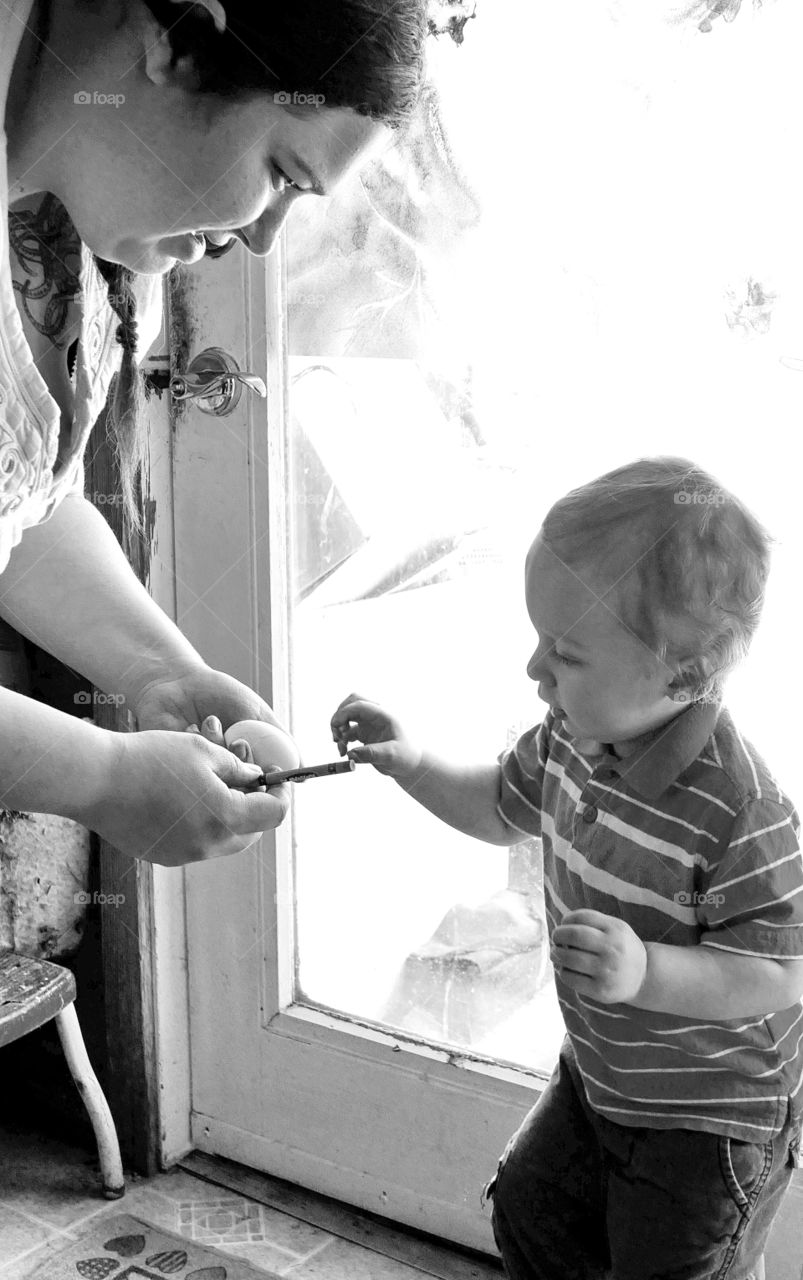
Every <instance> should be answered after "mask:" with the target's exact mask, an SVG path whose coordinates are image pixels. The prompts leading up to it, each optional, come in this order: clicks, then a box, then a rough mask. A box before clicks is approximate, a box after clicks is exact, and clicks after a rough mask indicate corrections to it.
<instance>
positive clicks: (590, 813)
mask: <svg viewBox="0 0 803 1280" xmlns="http://www.w3.org/2000/svg"><path fill="white" fill-rule="evenodd" d="M596 820H597V806H596V805H595V804H592V805H589V807H588V808H587V809H586V811H585V813H584V814H583V822H596Z"/></svg>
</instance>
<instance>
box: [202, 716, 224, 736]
mask: <svg viewBox="0 0 803 1280" xmlns="http://www.w3.org/2000/svg"><path fill="white" fill-rule="evenodd" d="M204 724H205V725H206V727H207V729H211V730H212V732H213V733H217V732H218V730H219V729H220V721H219V720H218V718H217V716H207V717H206V719H205V720H204Z"/></svg>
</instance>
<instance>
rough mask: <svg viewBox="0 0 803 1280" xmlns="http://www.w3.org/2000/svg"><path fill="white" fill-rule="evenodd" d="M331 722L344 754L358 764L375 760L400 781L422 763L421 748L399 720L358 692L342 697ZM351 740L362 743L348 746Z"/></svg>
mask: <svg viewBox="0 0 803 1280" xmlns="http://www.w3.org/2000/svg"><path fill="white" fill-rule="evenodd" d="M330 724H331V728H332V737H333V739H334V741H335V742H336V743H337V749H338V751H339V752H340V754H341V756H345V755H348V756H349V759H351V760H356V761H357V762H358V763H359V764H372V765H373V766H374V768H375V769H378V770H379V772H380V773H385V774H387V775H388V777H391V778H396V779H397V781H398V780H402V779H404V778H409V777H411V776H412V775H413V774H414V773H415V772H416V771H417V770H418V769H419V768H420V767H421V759H422V752H421V750H420V749H419V748H418V747H417V746H416V745H415V744H414V743H413V742H412V741H411V740H410V739H409V738H408V737H407V735H406V734H405V732H404V730H403V729H402V726H401V725H400V724H399V721H398V720H396V719H394V717H393V716H391V715H390V713H389V712H387V711H384V710H383V709H382V707H380V706H379V703H377V702H371V701H370V700H369V699H368V698H362V697H360V695H359V694H358V693H350V694H349V696H348V697H347V698H344V699H343V701H342V702H341V704H340V706H339V707H338V708H337V711H336V712H335V714H334V715H333V716H332V719H331V721H330ZM350 742H361V743H363V746H361V747H352V749H351V750H348V744H349V743H350Z"/></svg>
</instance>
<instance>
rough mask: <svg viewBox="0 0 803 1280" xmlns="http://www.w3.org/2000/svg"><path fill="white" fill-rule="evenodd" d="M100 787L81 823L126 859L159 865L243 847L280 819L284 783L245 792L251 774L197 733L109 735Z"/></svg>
mask: <svg viewBox="0 0 803 1280" xmlns="http://www.w3.org/2000/svg"><path fill="white" fill-rule="evenodd" d="M108 737H109V739H110V740H111V745H110V758H109V761H108V763H107V766H106V768H105V769H104V772H103V784H102V787H101V788H100V789H99V793H98V796H97V797H96V799H95V801H94V803H93V804H92V805H91V807H90V808H89V810H88V812H87V813H86V814H84V815H82V816H81V821H82V822H83V823H84V825H86V826H88V827H90V828H91V829H92V830H93V831H97V832H98V833H99V834H100V835H101V836H103V837H104V839H106V840H108V841H109V842H110V843H111V844H113V845H114V846H115V847H116V848H117V849H120V850H121V851H122V852H124V853H127V854H129V855H130V856H131V857H135V858H142V859H144V860H145V861H146V862H156V863H159V864H160V865H162V866H167V867H177V866H183V865H184V864H185V863H187V862H197V861H200V860H203V859H206V858H219V857H222V856H224V855H226V854H230V853H241V852H242V851H243V850H245V849H248V848H250V846H251V845H252V844H254V843H255V842H256V841H257V840H258V839H259V836H260V834H261V833H262V832H263V831H270V830H272V829H273V828H274V827H278V826H279V824H280V822H282V820H283V819H284V817H285V816H286V814H287V811H288V808H289V805H290V793H289V788H288V787H287V785H286V784H283V785H282V786H278V787H272V788H271V789H270V790H269V791H266V790H265V788H264V787H261V788H259V789H257V790H249V791H247V792H245V791H241V790H237V789H236V788H239V787H242V788H248V787H253V783H254V780H255V779H256V778H257V777H258V776H259V774H260V770H259V768H258V766H257V765H255V764H253V763H251V764H245V763H243V762H242V761H240V760H238V759H237V758H236V756H235V755H234V754H233V753H232V752H231V751H229V750H228V749H227V748H226V747H222V746H218V745H216V744H215V743H213V742H210V741H207V740H206V739H205V738H204V737H203V735H201V734H199V733H171V732H164V731H160V730H143V731H142V732H140V733H119V734H118V733H110V734H109V735H108Z"/></svg>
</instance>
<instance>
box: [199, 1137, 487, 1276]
mask: <svg viewBox="0 0 803 1280" xmlns="http://www.w3.org/2000/svg"><path fill="white" fill-rule="evenodd" d="M175 1167H177V1168H179V1169H185V1170H186V1171H187V1173H191V1174H193V1175H194V1176H195V1177H196V1178H203V1179H204V1181H206V1182H211V1183H214V1185H215V1186H218V1187H225V1188H226V1189H227V1190H228V1191H236V1192H238V1193H239V1194H240V1195H244V1196H248V1198H249V1199H250V1200H256V1201H257V1203H258V1204H264V1205H266V1206H267V1207H268V1208H269V1209H275V1210H277V1211H278V1212H279V1213H286V1214H287V1215H288V1216H289V1217H292V1218H297V1219H298V1220H299V1221H300V1222H306V1223H308V1224H309V1225H310V1226H313V1227H318V1228H319V1229H320V1230H322V1231H328V1232H329V1234H330V1235H333V1236H338V1237H339V1238H340V1239H341V1240H348V1241H349V1242H350V1243H351V1244H357V1245H361V1246H362V1247H363V1248H364V1249H372V1250H373V1251H374V1253H378V1254H381V1255H382V1256H383V1257H386V1258H392V1259H394V1260H395V1261H396V1262H401V1263H405V1264H406V1265H407V1266H409V1267H417V1268H418V1269H419V1270H420V1271H422V1272H423V1273H424V1274H425V1275H429V1276H435V1277H437V1280H499V1276H500V1275H501V1274H502V1264H501V1262H500V1261H499V1260H498V1259H497V1258H493V1257H490V1256H489V1255H488V1254H482V1253H476V1252H475V1251H474V1250H471V1249H461V1248H460V1246H459V1245H453V1244H451V1243H450V1244H444V1242H443V1241H442V1240H438V1239H437V1238H436V1237H434V1236H430V1235H427V1234H426V1233H425V1232H422V1231H415V1230H414V1229H413V1228H412V1227H406V1226H400V1225H398V1224H397V1223H393V1222H389V1221H388V1220H387V1219H386V1218H380V1217H379V1216H378V1215H375V1214H372V1213H367V1212H366V1211H365V1210H363V1209H355V1208H353V1207H352V1206H351V1205H347V1204H343V1203H342V1202H341V1201H340V1200H333V1199H332V1198H331V1197H330V1196H323V1195H319V1194H318V1193H317V1192H315V1191H307V1190H306V1189H305V1188H304V1187H297V1186H295V1185H294V1184H293V1183H291V1182H284V1181H282V1180H281V1179H280V1178H272V1177H270V1175H269V1174H267V1173H260V1172H259V1171H258V1170H256V1169H249V1168H247V1167H246V1166H245V1165H242V1164H236V1163H235V1162H234V1161H233V1160H226V1159H224V1158H223V1157H222V1156H210V1155H207V1154H205V1153H204V1152H202V1151H192V1152H190V1154H189V1155H187V1156H183V1157H182V1159H180V1160H179V1161H177V1164H176V1166H175Z"/></svg>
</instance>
